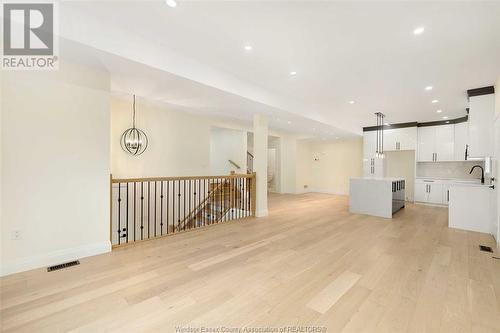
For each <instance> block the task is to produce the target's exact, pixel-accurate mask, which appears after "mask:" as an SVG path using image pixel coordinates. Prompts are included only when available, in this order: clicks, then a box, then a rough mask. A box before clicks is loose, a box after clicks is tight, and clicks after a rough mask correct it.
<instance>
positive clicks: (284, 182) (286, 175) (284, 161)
mask: <svg viewBox="0 0 500 333" xmlns="http://www.w3.org/2000/svg"><path fill="white" fill-rule="evenodd" d="M280 141H281V142H280V147H281V149H280V155H281V157H280V161H281V162H280V164H281V166H280V168H281V172H280V178H281V180H280V183H281V185H280V186H281V192H282V193H296V191H297V187H296V182H297V172H296V170H297V166H296V162H297V140H296V139H295V137H293V136H289V135H285V136H282V137H281V140H280Z"/></svg>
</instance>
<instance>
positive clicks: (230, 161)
mask: <svg viewBox="0 0 500 333" xmlns="http://www.w3.org/2000/svg"><path fill="white" fill-rule="evenodd" d="M227 161H228V162H229V163H231V164H232V165H234V166H235V167H236V169H241V167H240V166H239V165H238V164H236V162H234V161H232V160H227Z"/></svg>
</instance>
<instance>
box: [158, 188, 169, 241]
mask: <svg viewBox="0 0 500 333" xmlns="http://www.w3.org/2000/svg"><path fill="white" fill-rule="evenodd" d="M160 192H161V193H160V235H163V180H162V181H161V183H160ZM167 202H168V201H167Z"/></svg>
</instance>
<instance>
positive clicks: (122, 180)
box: [111, 173, 254, 183]
mask: <svg viewBox="0 0 500 333" xmlns="http://www.w3.org/2000/svg"><path fill="white" fill-rule="evenodd" d="M252 177H254V176H252V174H246V173H241V174H239V173H235V174H232V175H228V176H184V177H147V178H113V179H112V180H111V181H112V182H113V183H139V182H154V181H158V182H159V181H162V180H164V181H166V180H192V179H234V178H252Z"/></svg>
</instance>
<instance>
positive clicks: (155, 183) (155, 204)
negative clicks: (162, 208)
mask: <svg viewBox="0 0 500 333" xmlns="http://www.w3.org/2000/svg"><path fill="white" fill-rule="evenodd" d="M156 183H157V182H156V181H155V204H154V212H155V213H154V221H155V237H156V224H157V223H156V215H157V214H156V202H157V200H158V199H157V193H158V191H157V190H156V185H157V184H156Z"/></svg>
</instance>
